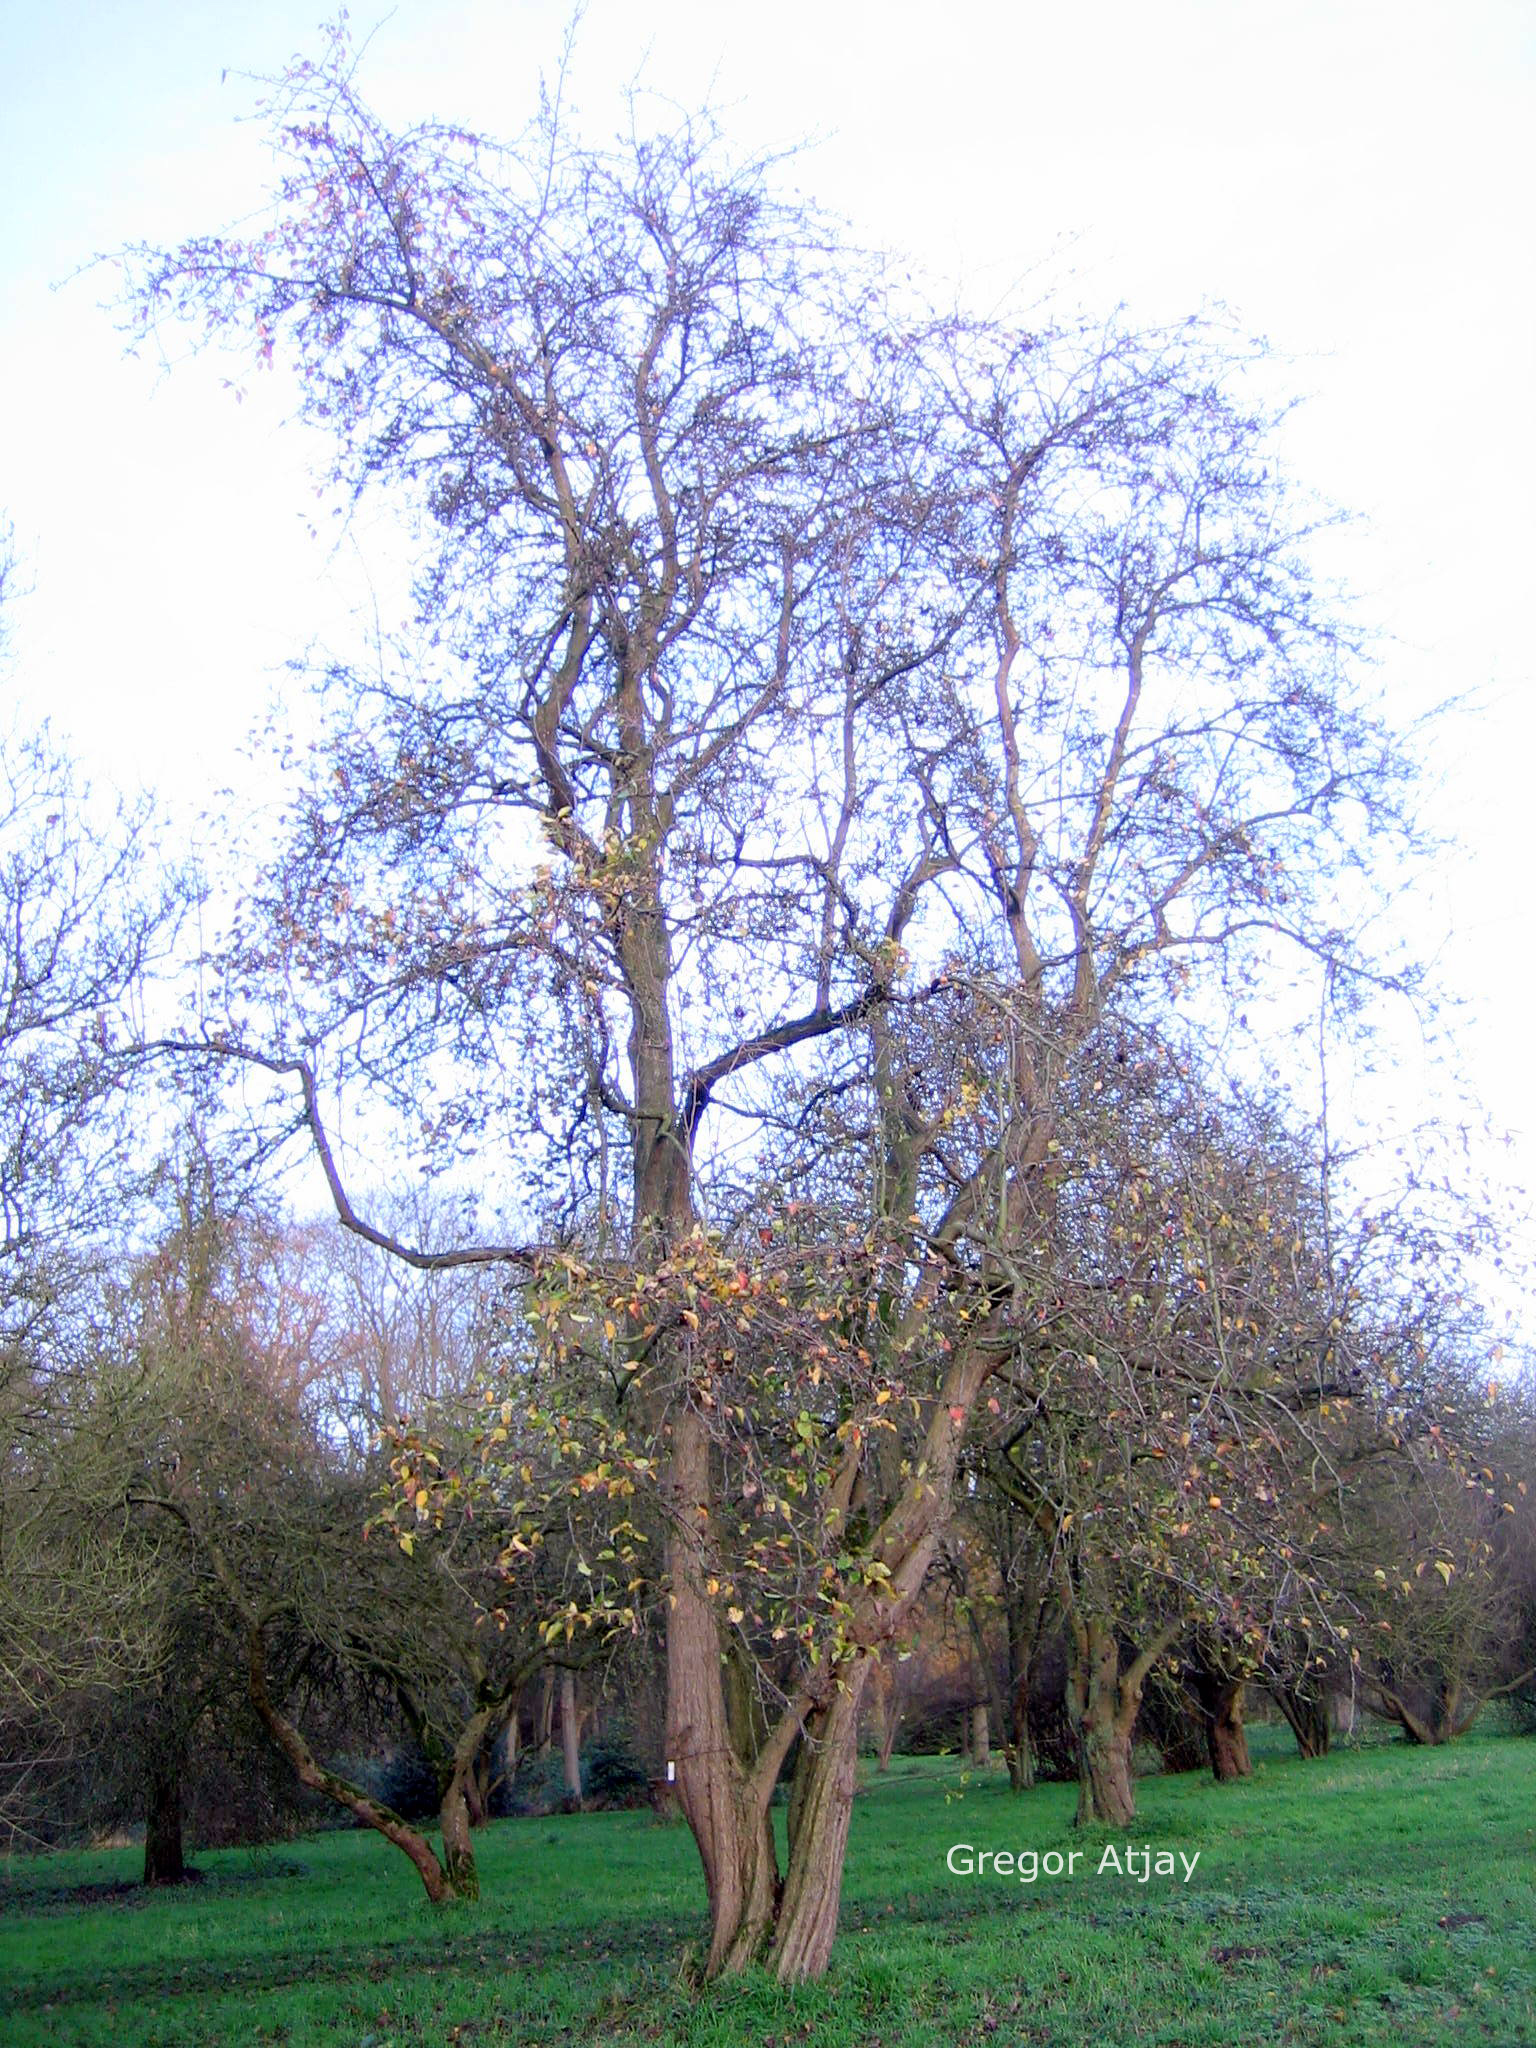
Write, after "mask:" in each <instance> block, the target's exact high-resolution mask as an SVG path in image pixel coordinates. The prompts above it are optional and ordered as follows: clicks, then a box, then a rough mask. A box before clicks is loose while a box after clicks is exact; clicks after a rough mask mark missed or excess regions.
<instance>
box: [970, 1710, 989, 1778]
mask: <svg viewBox="0 0 1536 2048" xmlns="http://www.w3.org/2000/svg"><path fill="white" fill-rule="evenodd" d="M971 1761H972V1763H973V1764H975V1766H976V1768H977V1770H979V1771H984V1770H985V1769H986V1768H987V1766H988V1765H989V1764H990V1763H991V1761H992V1731H991V1729H990V1727H989V1726H988V1722H987V1709H986V1707H985V1706H975V1707H972V1709H971Z"/></svg>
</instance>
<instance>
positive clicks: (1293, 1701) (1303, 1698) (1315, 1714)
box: [1269, 1679, 1333, 1761]
mask: <svg viewBox="0 0 1536 2048" xmlns="http://www.w3.org/2000/svg"><path fill="white" fill-rule="evenodd" d="M1269 1695H1270V1698H1271V1699H1272V1700H1273V1701H1274V1702H1275V1705H1276V1706H1277V1707H1278V1708H1279V1709H1280V1711H1281V1713H1282V1714H1284V1716H1285V1718H1286V1721H1287V1722H1288V1724H1289V1726H1290V1730H1291V1733H1292V1734H1293V1735H1294V1736H1295V1738H1296V1749H1297V1753H1298V1754H1299V1755H1300V1756H1303V1757H1305V1758H1306V1759H1308V1761H1311V1760H1312V1759H1314V1758H1316V1757H1320V1756H1326V1755H1327V1754H1328V1752H1329V1750H1330V1749H1331V1748H1332V1746H1333V1715H1332V1713H1331V1712H1330V1710H1329V1705H1328V1695H1327V1694H1326V1693H1323V1692H1318V1691H1316V1690H1315V1689H1314V1688H1313V1687H1312V1686H1311V1685H1310V1684H1308V1683H1307V1682H1306V1681H1305V1680H1303V1681H1302V1682H1301V1683H1300V1684H1298V1685H1286V1684H1283V1683H1281V1682H1280V1681H1279V1680H1275V1679H1271V1680H1270V1681H1269Z"/></svg>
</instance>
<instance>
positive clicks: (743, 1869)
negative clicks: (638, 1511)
mask: <svg viewBox="0 0 1536 2048" xmlns="http://www.w3.org/2000/svg"><path fill="white" fill-rule="evenodd" d="M668 1480H669V1484H670V1496H671V1499H670V1505H671V1507H672V1534H671V1536H670V1537H669V1539H668V1543H667V1564H668V1574H669V1581H670V1586H671V1596H672V1597H671V1602H670V1605H669V1608H668V1613H667V1761H668V1763H669V1764H670V1765H672V1766H673V1767H674V1768H675V1771H676V1779H675V1783H676V1788H677V1800H678V1804H679V1805H680V1806H681V1807H682V1810H683V1815H684V1818H685V1819H686V1820H687V1822H688V1826H689V1828H690V1829H691V1831H692V1834H693V1838H694V1841H695V1842H696V1843H697V1845H698V1851H699V1860H700V1862H701V1863H702V1864H703V1866H704V1886H705V1891H706V1893H707V1894H708V1898H709V1924H710V1939H709V1954H708V1956H707V1958H706V1961H705V1966H704V1967H705V1974H706V1975H707V1976H710V1977H716V1976H720V1975H722V1974H724V1973H727V1972H730V1971H734V1970H740V1969H745V1968H746V1967H747V1965H748V1964H749V1963H752V1962H755V1961H756V1960H757V1958H758V1957H759V1955H760V1954H761V1953H762V1950H763V1948H764V1946H765V1945H766V1943H767V1940H768V1937H769V1934H770V1933H771V1931H772V1926H773V1913H774V1907H775V1904H776V1901H777V1897H778V1883H779V1876H778V1861H777V1856H776V1853H775V1850H774V1844H773V1832H772V1829H771V1827H770V1826H769V1824H768V1817H767V1815H768V1799H767V1796H764V1797H763V1798H762V1799H761V1800H760V1801H759V1800H757V1799H756V1798H755V1797H754V1796H753V1788H752V1787H750V1786H749V1784H748V1782H747V1776H746V1773H745V1771H744V1769H743V1767H742V1762H741V1759H740V1758H739V1757H738V1756H737V1754H736V1750H735V1748H734V1746H733V1744H732V1742H731V1733H730V1724H729V1716H728V1714H727V1710H726V1698H725V1686H724V1683H723V1681H722V1666H721V1647H720V1630H719V1625H718V1623H717V1620H716V1617H715V1610H714V1604H713V1602H712V1601H711V1599H710V1597H709V1594H708V1593H707V1592H706V1591H705V1586H704V1579H705V1573H704V1569H703V1566H702V1563H701V1561H700V1557H699V1550H698V1545H697V1542H696V1540H695V1538H694V1536H693V1533H692V1532H693V1531H694V1530H696V1529H699V1528H701V1526H702V1525H703V1524H704V1523H705V1522H706V1521H707V1517H708V1508H709V1500H710V1483H709V1481H710V1472H709V1438H708V1435H707V1433H706V1431H705V1427H704V1424H703V1422H702V1420H701V1419H700V1418H699V1417H698V1416H697V1415H695V1414H694V1413H693V1412H692V1411H691V1410H689V1409H687V1408H683V1409H682V1410H680V1411H679V1412H678V1413H677V1415H676V1416H675V1418H674V1420H673V1423H672V1458H671V1467H670V1471H669V1473H668ZM771 1789H772V1788H771V1787H770V1788H769V1793H770V1795H771ZM759 1805H760V1807H761V1814H760V1815H759V1813H758V1810H757V1809H758V1807H759Z"/></svg>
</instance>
